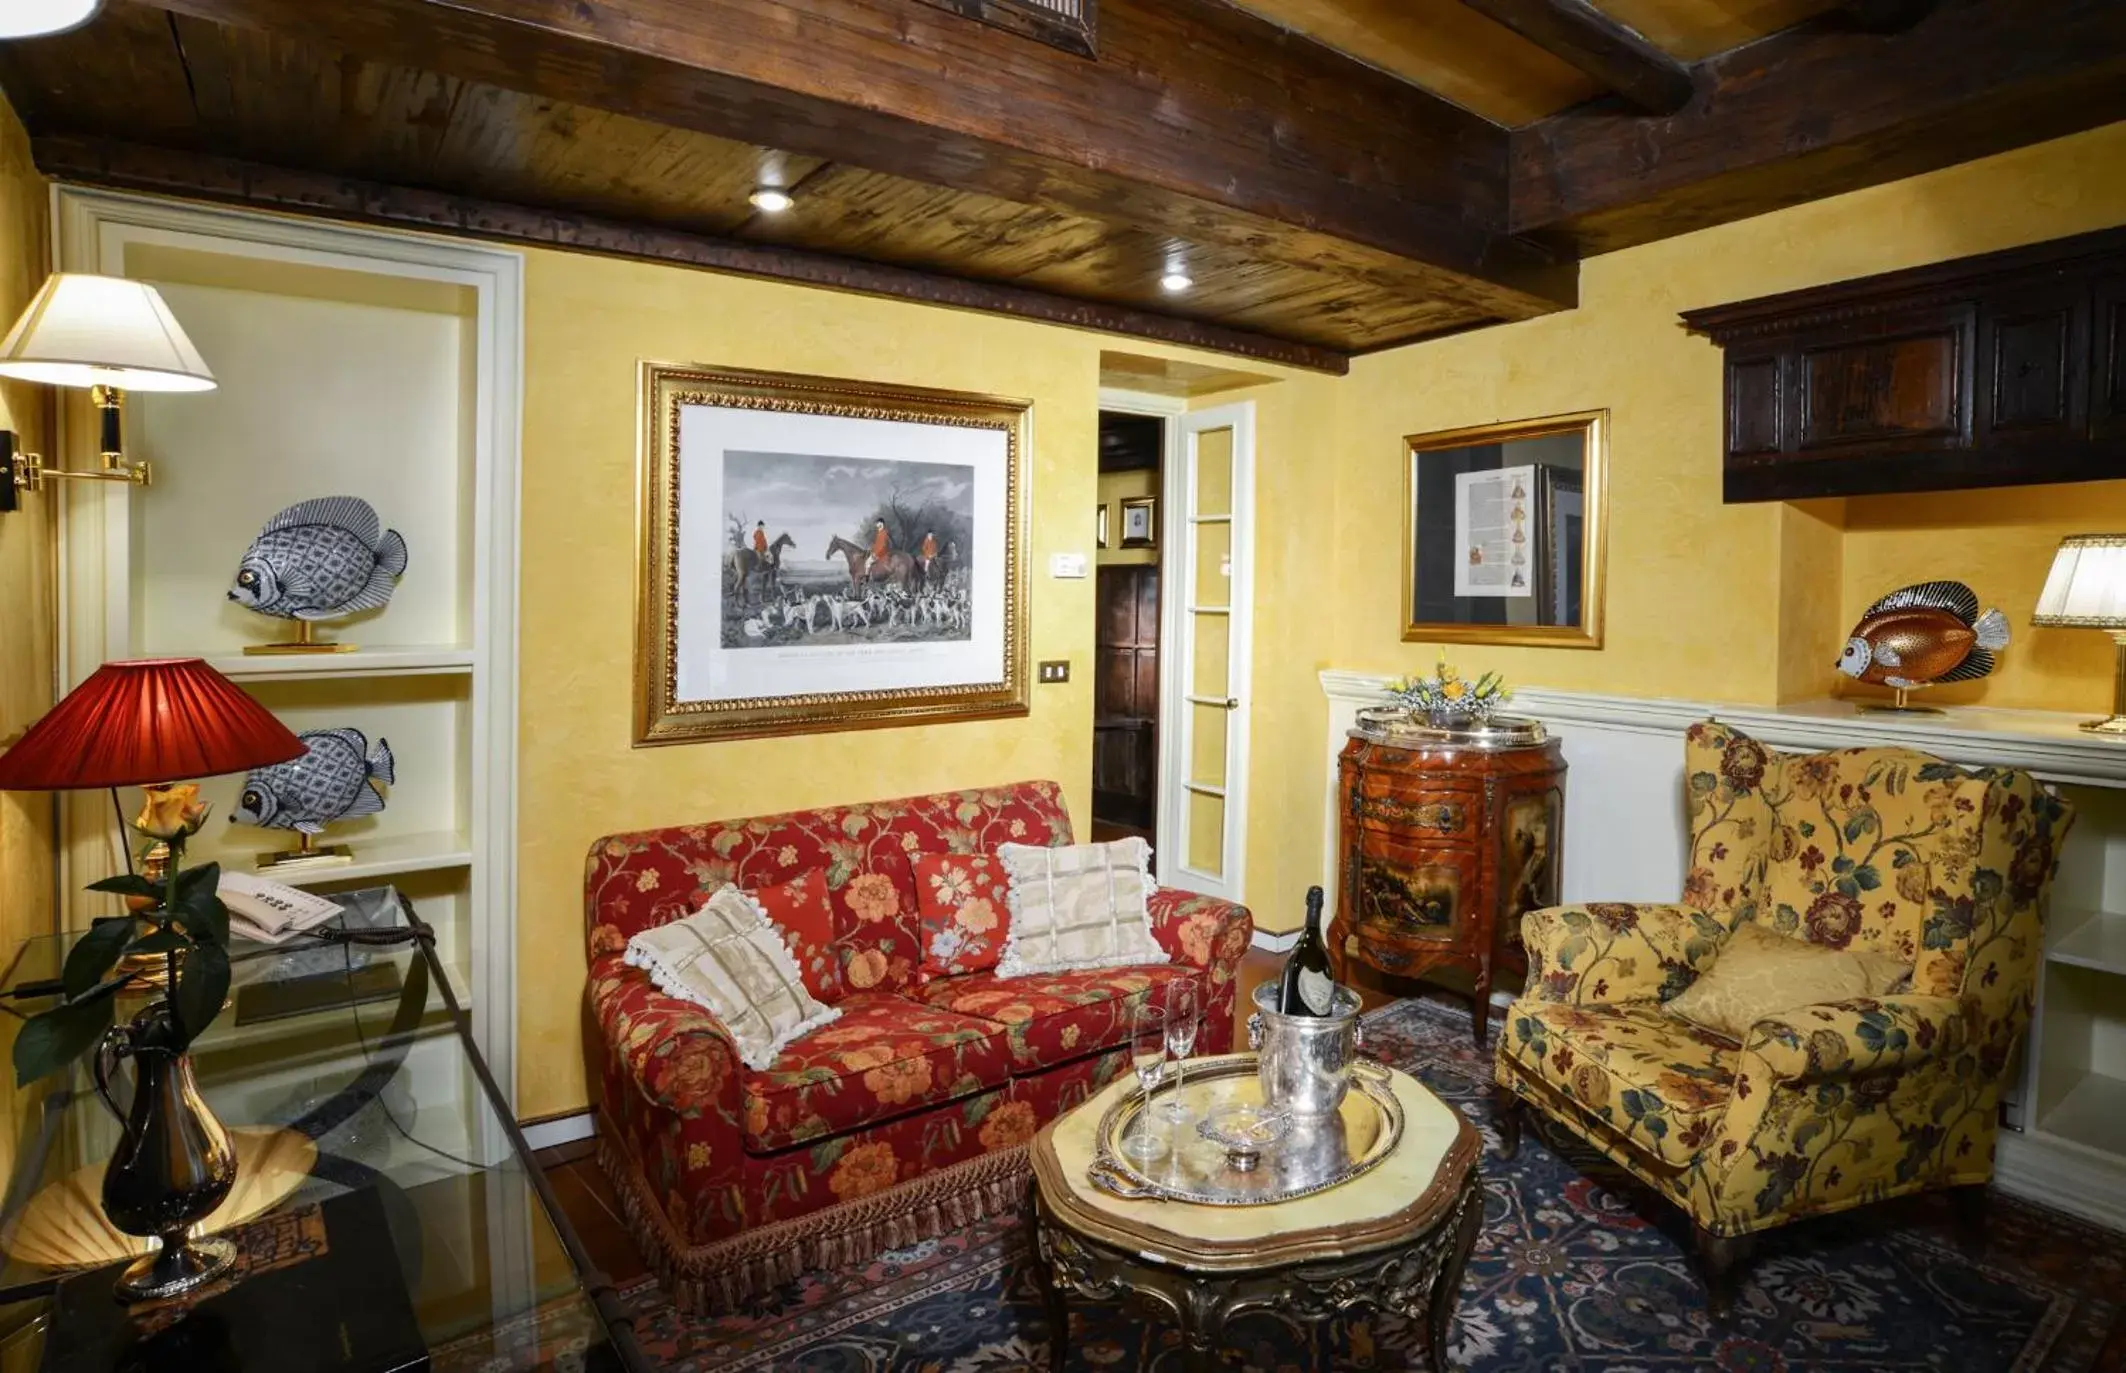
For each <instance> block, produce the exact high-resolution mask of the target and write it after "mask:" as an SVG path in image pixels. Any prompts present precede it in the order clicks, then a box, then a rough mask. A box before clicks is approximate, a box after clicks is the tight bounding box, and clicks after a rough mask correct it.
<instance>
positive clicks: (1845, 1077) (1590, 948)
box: [1496, 722, 2073, 1313]
mask: <svg viewBox="0 0 2126 1373" xmlns="http://www.w3.org/2000/svg"><path fill="white" fill-rule="evenodd" d="M1685 753H1686V766H1685V799H1686V804H1687V808H1688V812H1689V817H1690V830H1691V851H1690V862H1689V867H1688V871H1687V875H1686V878H1685V882H1684V890H1683V899H1682V900H1681V901H1680V902H1678V903H1676V904H1673V905H1625V904H1616V903H1593V904H1588V905H1581V906H1558V907H1552V908H1550V909H1547V910H1539V911H1531V912H1529V913H1528V914H1527V915H1526V916H1525V917H1524V919H1523V923H1522V940H1523V942H1524V943H1525V944H1526V946H1527V949H1528V963H1529V966H1528V981H1527V987H1526V990H1525V991H1524V992H1523V993H1522V995H1521V996H1520V998H1519V999H1517V1000H1516V1001H1515V1002H1514V1004H1513V1006H1512V1008H1511V1009H1510V1010H1509V1011H1508V1012H1507V1019H1506V1032H1505V1034H1504V1035H1502V1036H1501V1038H1500V1040H1499V1046H1498V1058H1497V1073H1496V1076H1497V1081H1498V1085H1499V1102H1500V1107H1501V1110H1500V1113H1499V1120H1500V1129H1501V1133H1502V1135H1503V1136H1504V1141H1505V1144H1506V1148H1507V1152H1508V1154H1509V1155H1510V1154H1511V1153H1512V1151H1513V1150H1514V1149H1515V1148H1516V1147H1517V1146H1518V1142H1519V1126H1520V1110H1521V1108H1522V1106H1523V1104H1524V1103H1525V1104H1529V1105H1533V1106H1534V1107H1535V1108H1536V1109H1538V1110H1540V1111H1541V1112H1542V1113H1543V1114H1544V1115H1545V1116H1547V1117H1549V1118H1551V1119H1552V1120H1554V1121H1556V1122H1558V1123H1559V1124H1561V1125H1562V1126H1564V1127H1565V1128H1566V1129H1567V1130H1569V1131H1571V1132H1572V1133H1574V1134H1577V1135H1579V1136H1581V1137H1582V1138H1584V1139H1585V1140H1587V1141H1588V1142H1589V1143H1590V1144H1592V1145H1593V1146H1594V1147H1595V1148H1597V1149H1600V1150H1601V1151H1602V1152H1603V1153H1604V1154H1606V1155H1608V1156H1609V1157H1610V1158H1611V1159H1613V1160H1615V1161H1616V1162H1617V1163H1618V1164H1620V1165H1622V1166H1623V1167H1624V1168H1626V1169H1628V1170H1630V1171H1631V1172H1632V1173H1634V1174H1636V1175H1637V1176H1638V1177H1640V1178H1641V1179H1643V1180H1644V1181H1646V1182H1647V1183H1649V1184H1650V1185H1652V1186H1653V1187H1654V1188H1655V1189H1656V1190H1658V1191H1659V1192H1660V1193H1661V1194H1662V1195H1664V1196H1666V1197H1667V1198H1669V1199H1670V1200H1672V1201H1674V1202H1675V1203H1676V1204H1677V1205H1678V1206H1680V1207H1682V1208H1683V1209H1684V1211H1686V1212H1687V1213H1688V1214H1689V1215H1690V1218H1691V1220H1692V1221H1693V1223H1694V1224H1695V1226H1696V1229H1697V1234H1698V1250H1699V1255H1700V1258H1701V1261H1702V1266H1703V1267H1704V1268H1705V1270H1706V1277H1707V1280H1708V1285H1709V1287H1710V1288H1711V1289H1712V1296H1713V1305H1714V1310H1715V1312H1716V1313H1720V1312H1724V1310H1725V1307H1726V1304H1727V1302H1728V1300H1729V1299H1730V1298H1731V1295H1732V1285H1733V1281H1734V1277H1735V1269H1736V1266H1737V1264H1738V1263H1739V1261H1740V1260H1741V1259H1742V1258H1743V1257H1744V1256H1745V1255H1746V1253H1747V1249H1748V1244H1747V1240H1748V1237H1749V1236H1750V1235H1752V1234H1753V1233H1755V1232H1757V1231H1760V1230H1764V1229H1768V1228H1770V1227H1772V1226H1777V1225H1783V1224H1785V1223H1787V1222H1788V1221H1792V1220H1796V1219H1799V1218H1801V1217H1803V1216H1809V1215H1819V1214H1823V1213H1827V1212H1832V1211H1840V1210H1844V1209H1847V1208H1849V1207H1853V1206H1859V1205H1863V1204H1866V1203H1869V1202H1873V1201H1878V1200H1881V1199H1884V1198H1887V1197H1892V1196H1897V1195H1900V1194H1903V1193H1906V1192H1915V1191H1920V1190H1923V1189H1929V1188H1942V1187H1957V1188H1961V1189H1963V1190H1962V1191H1960V1192H1959V1193H1957V1194H1956V1195H1957V1197H1958V1198H1959V1200H1960V1201H1965V1202H1971V1203H1975V1202H1977V1201H1979V1200H1981V1199H1982V1198H1983V1189H1982V1187H1979V1186H1974V1184H1983V1183H1985V1182H1987V1181H1988V1180H1989V1179H1990V1178H1991V1177H1992V1174H1993V1143H1994V1129H1995V1124H1996V1120H1997V1115H1998V1111H1997V1105H1998V1102H1999V1097H2000V1091H2001V1086H2002V1082H2003V1078H2004V1077H2005V1075H2006V1073H2007V1069H2008V1067H2009V1061H2010V1057H2011V1055H2012V1053H2013V1052H2014V1049H2015V1046H2016V1044H2017V1042H2018V1040H2019V1038H2020V1036H2021V1035H2022V1033H2023V1030H2024V1029H2025V1027H2026V1026H2027V1025H2028V1024H2029V1020H2030V1011H2031V1002H2032V995H2033V991H2034V986H2035V977H2036V969H2037V965H2038V960H2039V958H2040V956H2041V953H2042V930H2041V921H2042V913H2043V908H2044V897H2045V891H2046V887H2047V886H2048V884H2049V883H2050V881H2051V878H2052V873H2053V869H2054V866H2055V859H2056V855H2057V853H2058V850H2059V845H2060V843H2061V841H2062V840H2063V839H2064V838H2065V837H2066V834H2067V830H2068V828H2069V827H2070V825H2071V824H2072V821H2073V812H2072V810H2071V808H2070V807H2069V806H2068V805H2067V804H2066V803H2065V802H2063V801H2062V800H2060V798H2059V797H2058V796H2056V795H2055V794H2053V793H2052V792H2051V791H2050V790H2049V789H2047V788H2046V787H2044V786H2043V785H2041V784H2040V783H2038V782H2037V781H2036V780H2035V779H2033V778H2031V777H2030V776H2028V775H2027V774H2025V773H2021V772H2016V771H2013V770H2010V769H2005V768H1982V769H1975V770H1966V769H1963V768H1959V767H1956V766H1954V765H1952V764H1949V763H1945V762H1943V761H1941V760H1940V759H1937V758H1933V757H1929V756H1928V755H1926V754H1923V753H1916V752H1913V751H1910V750H1906V749H1889V748H1869V749H1846V750H1842V751H1839V752H1835V753H1823V754H1810V755H1782V754H1777V753H1773V752H1771V751H1769V750H1767V749H1766V748H1765V747H1764V746H1763V745H1761V744H1759V743H1758V742H1757V741H1756V740H1754V739H1751V738H1749V737H1747V736H1745V735H1743V734H1740V733H1738V732H1737V731H1735V730H1733V729H1730V728H1728V727H1726V726H1724V725H1720V724H1716V723H1712V722H1706V723H1704V724H1699V725H1695V726H1693V727H1692V728H1691V730H1690V734H1689V737H1688V740H1687V743H1686V745H1685ZM1743 921H1756V922H1758V923H1759V924H1761V925H1764V926H1767V927H1769V928H1770V929H1772V930H1775V931H1777V932H1779V933H1781V934H1783V935H1788V936H1792V937H1794V938H1797V939H1803V940H1807V941H1809V942H1811V943H1815V944H1821V945H1827V946H1830V947H1834V948H1863V949H1872V950H1879V951H1886V952H1893V953H1895V954H1896V955H1897V956H1898V958H1899V959H1900V960H1902V961H1904V962H1907V963H1909V964H1910V965H1911V968H1912V973H1911V979H1910V989H1909V991H1900V992H1893V994H1891V995H1886V996H1883V997H1880V998H1871V999H1866V1000H1853V1001H1845V1002H1839V1003H1835V1004H1826V1005H1817V1006H1809V1007H1806V1008H1803V1009H1801V1010H1797V1011H1791V1012H1787V1013H1785V1014H1781V1015H1778V1016H1773V1017H1771V1018H1768V1019H1764V1020H1760V1021H1758V1022H1757V1024H1756V1025H1754V1026H1753V1027H1751V1029H1750V1031H1749V1033H1748V1035H1747V1037H1746V1038H1745V1039H1744V1040H1742V1042H1740V1043H1737V1042H1735V1041H1732V1040H1729V1039H1726V1038H1724V1037H1722V1036H1719V1035H1716V1034H1713V1033H1711V1032H1709V1031H1706V1030H1703V1029H1700V1028H1698V1027H1697V1026H1694V1025H1691V1024H1689V1023H1687V1022H1685V1021H1683V1020H1680V1019H1677V1018H1675V1017H1673V1016H1671V1015H1669V1014H1668V1013H1667V1012H1666V1011H1665V1010H1664V1009H1663V1006H1662V1002H1663V1001H1665V1000H1666V999H1668V998H1669V997H1672V996H1674V995H1675V994H1676V993H1678V992H1680V991H1682V990H1683V989H1684V988H1685V987H1687V986H1689V985H1690V983H1691V982H1692V980H1693V979H1694V978H1695V977H1696V976H1697V975H1698V972H1699V970H1701V969H1702V968H1704V967H1706V966H1708V964H1709V963H1710V961H1711V959H1712V958H1713V957H1714V956H1715V955H1717V954H1718V952H1719V950H1720V948H1721V946H1722V943H1723V942H1724V941H1725V940H1726V938H1727V936H1728V934H1729V932H1730V931H1731V930H1733V929H1734V928H1735V927H1736V926H1737V925H1738V924H1740V923H1741V922H1743Z"/></svg>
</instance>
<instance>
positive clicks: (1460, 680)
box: [1388, 653, 1513, 729]
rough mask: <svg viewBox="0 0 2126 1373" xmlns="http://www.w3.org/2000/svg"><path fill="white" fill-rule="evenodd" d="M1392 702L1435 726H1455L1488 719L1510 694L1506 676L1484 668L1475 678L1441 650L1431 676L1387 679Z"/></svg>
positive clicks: (1511, 693)
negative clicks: (1456, 665) (1482, 673)
mask: <svg viewBox="0 0 2126 1373" xmlns="http://www.w3.org/2000/svg"><path fill="white" fill-rule="evenodd" d="M1388 694H1389V695H1390V696H1392V697H1394V698H1395V703H1396V704H1397V705H1399V706H1401V707H1402V708H1403V709H1405V710H1407V711H1409V712H1410V714H1411V715H1412V716H1413V717H1415V718H1417V719H1420V720H1422V721H1423V722H1424V723H1426V724H1429V725H1431V726H1433V727H1434V728H1436V729H1454V728H1459V727H1461V726H1464V725H1468V724H1473V723H1475V722H1478V721H1482V720H1488V719H1489V718H1491V713H1492V712H1493V711H1495V710H1497V709H1498V708H1499V707H1500V706H1502V705H1504V704H1505V703H1506V702H1507V701H1509V700H1511V699H1512V698H1513V692H1512V691H1510V690H1509V689H1508V688H1507V686H1506V679H1505V678H1503V677H1501V676H1499V675H1498V674H1497V673H1496V672H1487V673H1485V674H1484V675H1483V676H1481V677H1479V678H1477V679H1476V680H1475V681H1473V682H1472V681H1470V680H1469V679H1468V678H1466V677H1464V676H1462V675H1461V673H1459V672H1457V671H1455V669H1454V666H1453V665H1452V664H1451V663H1449V662H1448V661H1447V655H1446V654H1444V653H1442V654H1441V655H1440V659H1439V666H1438V667H1436V668H1435V669H1434V670H1433V673H1432V675H1431V676H1430V677H1419V676H1414V675H1413V676H1409V677H1398V678H1396V679H1395V680H1394V681H1392V682H1390V683H1388Z"/></svg>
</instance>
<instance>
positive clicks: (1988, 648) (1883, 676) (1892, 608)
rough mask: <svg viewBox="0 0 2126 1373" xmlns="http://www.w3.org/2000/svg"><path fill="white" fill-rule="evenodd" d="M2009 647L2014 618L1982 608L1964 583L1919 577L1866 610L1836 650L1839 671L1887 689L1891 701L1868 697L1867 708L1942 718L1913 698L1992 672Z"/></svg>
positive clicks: (1864, 708)
mask: <svg viewBox="0 0 2126 1373" xmlns="http://www.w3.org/2000/svg"><path fill="white" fill-rule="evenodd" d="M2007 646H2008V617H2007V616H2005V615H2003V614H2001V613H2000V612H1999V611H1998V610H1988V611H1986V612H1985V613H1984V614H1980V613H1979V609H1978V596H1977V594H1976V593H1975V592H1973V591H1972V590H1971V588H1970V587H1968V586H1965V585H1964V584H1963V583H1962V582H1921V583H1920V584H1919V585H1917V586H1907V587H1903V588H1901V589H1899V590H1896V591H1893V592H1891V593H1890V594H1889V595H1887V596H1885V597H1883V598H1882V599H1881V600H1879V601H1877V602H1876V603H1875V604H1873V605H1871V606H1869V607H1868V608H1867V609H1866V610H1865V611H1863V612H1862V613H1861V616H1860V623H1859V624H1857V625H1854V626H1853V632H1852V634H1851V635H1850V636H1848V637H1847V639H1846V641H1845V649H1844V651H1843V652H1841V653H1840V654H1839V655H1838V670H1839V671H1840V672H1841V673H1844V674H1845V675H1846V676H1848V677H1851V678H1853V679H1854V680H1855V681H1861V682H1867V683H1870V684H1871V685H1876V686H1886V687H1889V688H1890V689H1891V690H1892V691H1894V692H1895V693H1896V696H1895V698H1894V700H1892V701H1890V702H1887V703H1885V702H1878V701H1866V702H1862V703H1861V704H1860V706H1859V709H1861V710H1864V711H1905V712H1910V713H1914V714H1928V715H1938V714H1940V713H1941V712H1940V711H1939V710H1937V709H1935V708H1934V707H1932V706H1915V705H1912V704H1910V703H1909V701H1908V699H1907V695H1908V693H1910V692H1913V691H1916V690H1918V689H1919V688H1921V687H1929V686H1934V685H1936V684H1938V683H1942V682H1972V681H1977V680H1978V679H1979V678H1981V677H1984V676H1986V675H1988V674H1989V673H1991V672H1992V671H1993V668H1994V666H1995V664H1996V662H1997V661H1998V659H1997V658H1996V656H1995V655H1997V654H1998V653H1999V652H2000V651H2001V650H2002V649H2004V648H2006V647H2007Z"/></svg>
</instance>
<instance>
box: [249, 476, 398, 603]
mask: <svg viewBox="0 0 2126 1373" xmlns="http://www.w3.org/2000/svg"><path fill="white" fill-rule="evenodd" d="M405 571H406V540H404V539H402V538H400V537H399V532H398V531H397V530H396V529H391V530H387V529H385V528H384V526H383V521H381V520H379V519H378V518H377V514H376V510H375V508H374V507H372V506H371V505H370V504H369V502H367V501H365V500H362V499H360V498H359V497H355V496H322V497H320V498H318V499H317V500H313V501H303V502H302V503H300V504H298V505H291V506H289V507H288V508H287V509H286V510H283V511H281V513H280V514H278V515H275V516H274V517H273V518H272V519H270V520H268V521H267V522H266V527H265V528H264V529H262V530H260V531H259V535H258V537H257V538H255V539H253V540H252V541H251V547H250V548H248V549H247V550H245V552H244V560H243V561H242V562H241V563H239V564H238V565H237V569H236V581H235V583H234V584H233V585H232V586H230V588H229V599H230V600H232V601H235V602H236V603H237V604H238V605H241V606H244V607H247V608H248V609H251V610H255V611H257V612H258V613H259V614H261V615H272V616H274V617H276V618H278V619H282V620H330V619H335V618H337V617H339V616H341V615H352V614H354V613H355V612H356V611H360V610H377V609H381V608H382V607H383V606H384V605H385V604H386V603H388V602H389V601H390V600H391V593H392V591H393V590H395V589H396V587H397V584H398V579H399V576H400V575H401V574H402V573H404V572H405Z"/></svg>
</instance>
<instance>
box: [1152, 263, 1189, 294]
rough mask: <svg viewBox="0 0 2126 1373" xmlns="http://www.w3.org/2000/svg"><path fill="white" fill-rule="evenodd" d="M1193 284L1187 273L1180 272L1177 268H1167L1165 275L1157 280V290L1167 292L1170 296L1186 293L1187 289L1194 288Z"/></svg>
mask: <svg viewBox="0 0 2126 1373" xmlns="http://www.w3.org/2000/svg"><path fill="white" fill-rule="evenodd" d="M1195 284H1196V283H1195V281H1194V280H1193V279H1192V278H1191V277H1190V276H1189V274H1188V273H1187V272H1184V271H1182V270H1181V269H1180V268H1179V267H1170V268H1168V269H1167V273H1166V275H1165V276H1163V277H1160V278H1159V289H1161V290H1163V291H1165V292H1167V293H1168V294H1170V295H1173V294H1178V293H1180V292H1182V291H1186V290H1187V289H1188V288H1189V287H1191V286H1194V285H1195Z"/></svg>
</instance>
